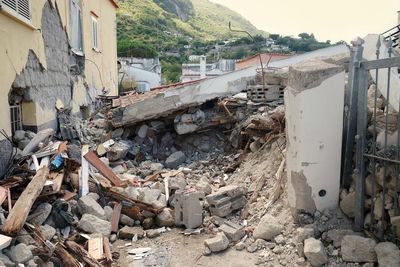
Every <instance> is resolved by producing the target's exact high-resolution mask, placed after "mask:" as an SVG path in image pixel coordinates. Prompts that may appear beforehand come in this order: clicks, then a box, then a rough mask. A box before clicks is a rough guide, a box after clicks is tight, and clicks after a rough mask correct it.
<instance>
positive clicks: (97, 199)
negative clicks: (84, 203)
mask: <svg viewBox="0 0 400 267" xmlns="http://www.w3.org/2000/svg"><path fill="white" fill-rule="evenodd" d="M87 196H88V197H91V198H93V200H94V201H99V199H100V196H99V194H97V193H94V192H89V193H88V194H87Z"/></svg>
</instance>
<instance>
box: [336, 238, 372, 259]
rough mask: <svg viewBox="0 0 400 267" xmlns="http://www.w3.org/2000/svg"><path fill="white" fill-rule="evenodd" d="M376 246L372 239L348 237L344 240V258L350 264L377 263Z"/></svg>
mask: <svg viewBox="0 0 400 267" xmlns="http://www.w3.org/2000/svg"><path fill="white" fill-rule="evenodd" d="M375 246H376V242H375V240H373V239H372V238H365V237H361V236H356V235H346V236H344V237H343V239H342V247H341V249H342V258H343V260H344V261H349V262H376V253H375Z"/></svg>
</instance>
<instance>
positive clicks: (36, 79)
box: [0, 0, 118, 134]
mask: <svg viewBox="0 0 400 267" xmlns="http://www.w3.org/2000/svg"><path fill="white" fill-rule="evenodd" d="M70 1H72V0H31V1H29V2H30V10H31V22H30V23H26V22H24V21H21V20H19V19H18V18H16V17H14V16H12V15H10V14H9V13H8V12H6V10H4V9H3V10H0V62H1V63H2V64H0V115H1V117H2V119H1V120H0V129H4V130H6V132H7V133H8V134H11V120H10V105H12V104H14V103H17V104H20V106H21V110H22V124H23V127H24V128H28V129H32V130H40V129H42V128H45V127H49V126H50V127H56V125H57V123H56V115H57V109H56V106H57V107H65V108H71V109H72V112H73V113H79V112H81V110H82V108H85V111H87V109H90V107H91V106H92V104H93V103H94V102H95V97H96V96H97V95H100V94H102V95H103V94H105V95H109V96H112V95H117V94H118V73H117V46H116V8H117V5H116V3H115V2H114V1H111V0H90V1H78V0H74V2H77V3H79V5H80V18H81V26H80V28H81V41H82V44H83V46H82V51H81V53H80V54H79V53H78V55H77V53H73V51H72V49H71V48H72V46H71V36H72V32H71V31H72V29H71V28H72V26H71V14H70V12H71V11H70V10H71V7H70V5H71V2H70ZM1 2H2V1H1V0H0V3H1ZM93 18H95V21H96V22H97V31H96V32H97V38H96V40H97V43H96V46H97V48H96V49H94V47H93V46H94V45H93V43H94V41H93V38H94V37H93V25H92V23H93V22H92V21H93ZM76 66H78V67H76Z"/></svg>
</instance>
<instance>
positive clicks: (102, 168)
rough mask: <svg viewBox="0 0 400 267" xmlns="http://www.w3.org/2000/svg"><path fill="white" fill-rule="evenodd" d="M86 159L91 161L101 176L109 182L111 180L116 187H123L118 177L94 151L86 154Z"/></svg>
mask: <svg viewBox="0 0 400 267" xmlns="http://www.w3.org/2000/svg"><path fill="white" fill-rule="evenodd" d="M84 158H85V159H86V160H87V161H89V163H90V164H91V165H93V167H95V168H96V169H97V170H99V172H100V173H101V174H103V175H104V176H105V177H106V178H107V179H108V180H110V181H111V182H112V183H113V184H114V185H115V186H118V187H120V186H122V185H123V183H122V181H121V180H120V179H119V178H118V176H117V175H116V174H115V173H114V172H113V171H112V170H111V169H110V168H109V167H108V166H107V165H105V164H104V162H102V161H101V160H100V159H99V158H98V157H97V156H96V154H95V153H94V152H93V151H89V152H88V153H86V155H85V156H84Z"/></svg>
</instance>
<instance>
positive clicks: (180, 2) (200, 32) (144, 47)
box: [117, 0, 266, 57]
mask: <svg viewBox="0 0 400 267" xmlns="http://www.w3.org/2000/svg"><path fill="white" fill-rule="evenodd" d="M119 6H120V8H119V9H118V11H117V33H118V48H119V54H120V55H124V54H133V55H136V56H149V57H151V56H154V55H155V54H156V53H157V52H171V51H176V52H179V51H177V50H179V49H181V48H182V47H183V46H185V45H192V44H195V45H196V44H197V45H198V44H199V43H200V44H203V45H206V44H207V42H209V41H215V40H225V39H228V38H232V37H235V36H236V37H237V36H243V35H237V34H236V35H235V34H234V33H232V32H230V31H229V28H228V23H229V21H232V23H233V26H234V28H235V29H242V30H247V31H249V32H250V33H252V34H262V35H265V34H266V33H265V32H262V31H259V30H257V29H256V28H255V27H254V26H253V25H252V24H251V23H250V22H249V21H247V20H246V19H245V18H243V17H242V16H241V15H239V14H238V13H236V12H234V11H232V10H230V9H228V8H226V7H224V6H221V5H218V4H214V3H212V2H210V1H208V0H154V1H153V0H121V1H119Z"/></svg>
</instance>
